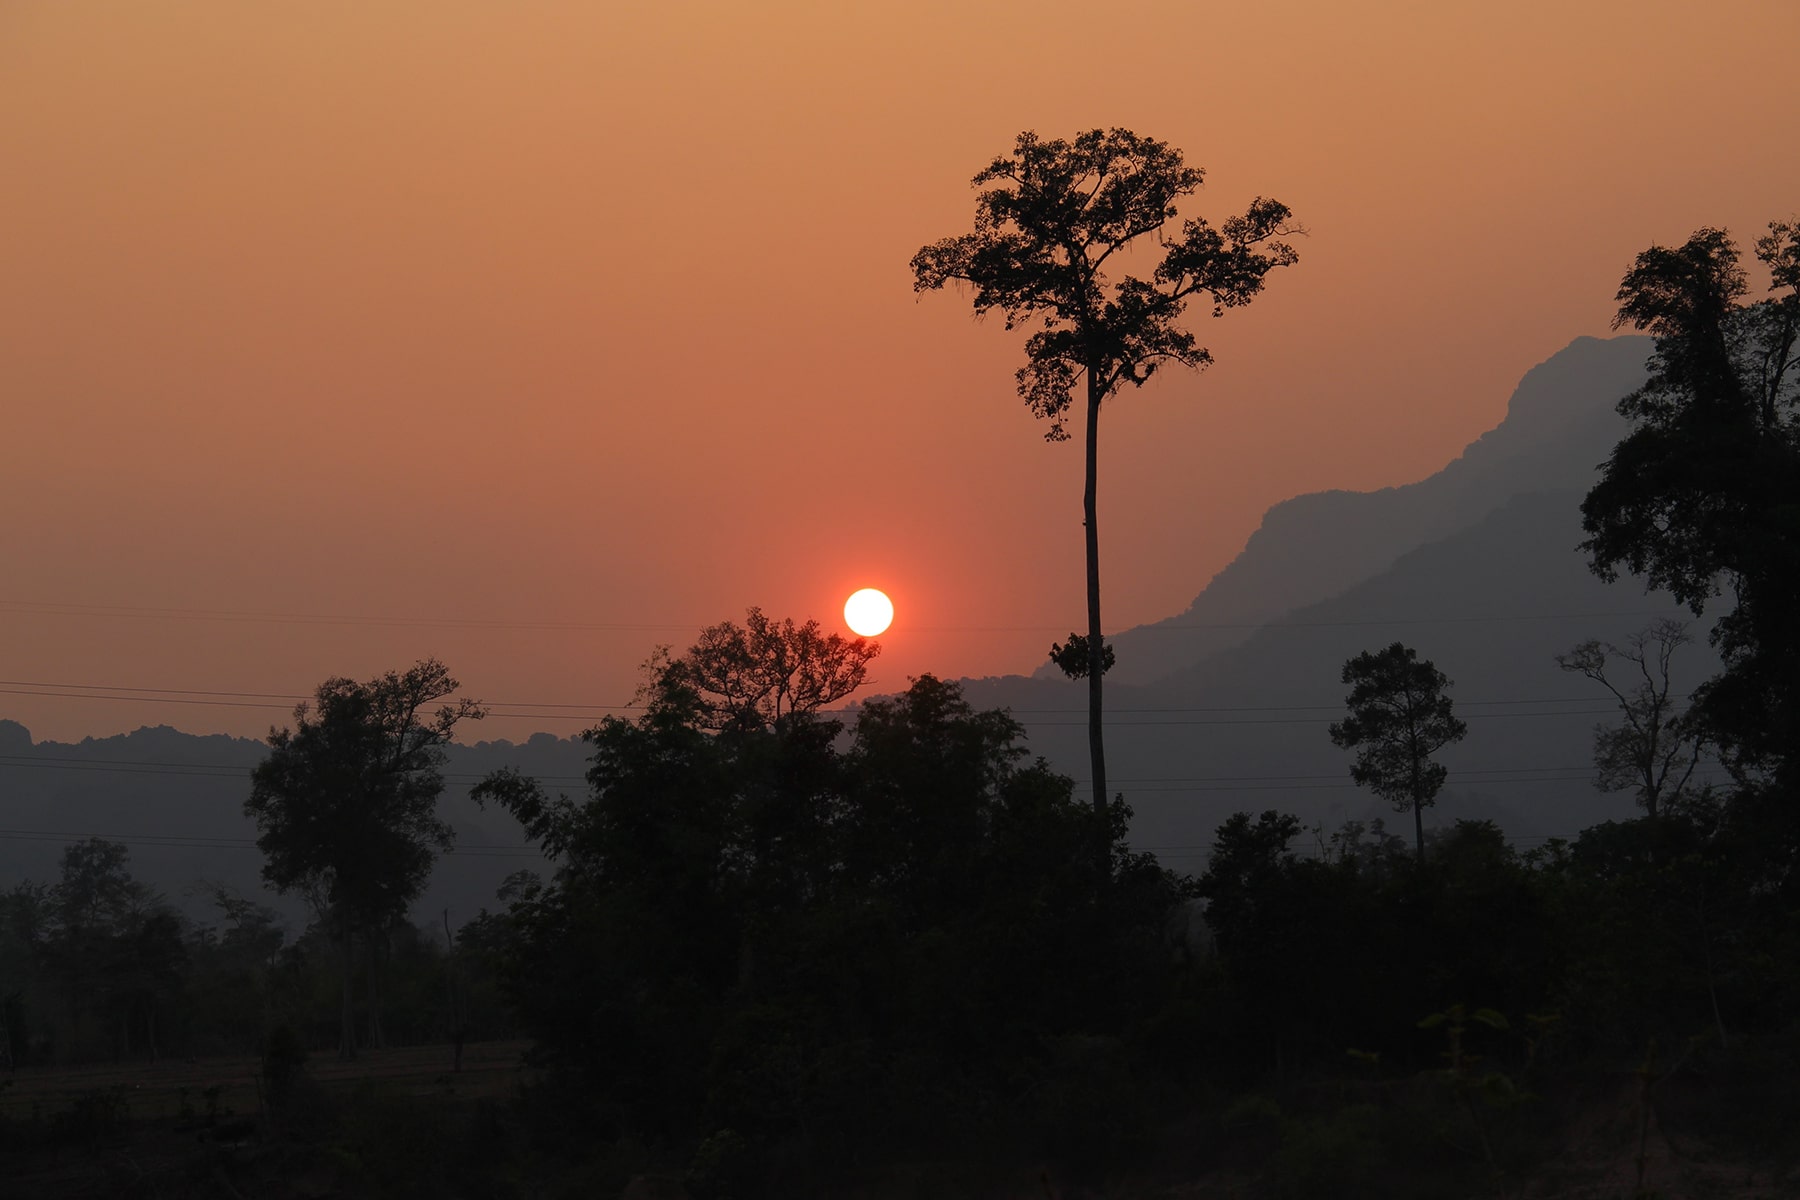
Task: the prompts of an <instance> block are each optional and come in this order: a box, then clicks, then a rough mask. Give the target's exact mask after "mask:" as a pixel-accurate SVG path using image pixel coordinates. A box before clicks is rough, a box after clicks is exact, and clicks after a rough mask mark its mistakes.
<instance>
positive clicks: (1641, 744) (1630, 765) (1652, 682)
mask: <svg viewBox="0 0 1800 1200" xmlns="http://www.w3.org/2000/svg"><path fill="white" fill-rule="evenodd" d="M1691 641H1693V639H1692V638H1691V637H1689V636H1688V632H1687V625H1686V624H1685V623H1684V622H1681V621H1666V620H1665V621H1658V622H1656V623H1655V624H1653V625H1651V626H1650V627H1649V628H1647V629H1641V630H1639V631H1638V632H1636V633H1634V634H1632V635H1631V637H1630V638H1629V639H1627V640H1626V643H1625V645H1624V647H1619V646H1615V645H1613V644H1612V643H1611V642H1601V641H1598V640H1594V639H1590V640H1588V641H1585V642H1582V643H1581V644H1580V645H1578V646H1576V647H1575V648H1574V649H1572V650H1570V651H1569V652H1568V653H1567V654H1559V655H1557V656H1556V665H1557V666H1559V667H1561V668H1562V669H1563V670H1565V671H1570V672H1573V673H1575V674H1577V675H1584V676H1586V677H1587V678H1589V679H1592V680H1593V681H1594V682H1595V683H1598V684H1599V685H1600V686H1601V687H1603V688H1605V689H1606V690H1607V691H1609V692H1611V693H1612V695H1613V699H1615V700H1617V701H1618V702H1619V711H1620V712H1621V713H1622V714H1623V715H1624V719H1623V720H1622V721H1620V722H1619V724H1617V725H1610V726H1609V725H1595V726H1594V766H1595V767H1597V768H1598V769H1599V775H1598V777H1597V778H1596V779H1595V784H1596V786H1598V787H1599V789H1600V790H1601V791H1603V792H1621V791H1624V790H1626V789H1627V788H1629V789H1631V790H1633V791H1635V792H1636V793H1637V801H1638V804H1639V805H1641V806H1642V807H1643V809H1644V812H1645V814H1646V815H1648V816H1649V818H1650V819H1651V820H1652V821H1654V820H1655V819H1656V814H1657V812H1658V810H1659V809H1661V808H1662V807H1663V806H1665V805H1667V804H1672V803H1676V802H1678V801H1680V800H1681V799H1683V798H1684V797H1686V795H1687V794H1688V784H1689V782H1690V781H1691V780H1692V779H1693V777H1694V770H1695V768H1697V767H1698V766H1699V765H1700V756H1701V753H1702V752H1703V750H1704V748H1705V747H1704V743H1703V741H1702V740H1701V738H1700V733H1699V730H1698V729H1696V728H1695V726H1694V724H1693V722H1691V721H1689V720H1688V718H1687V715H1686V714H1685V713H1684V712H1681V711H1678V710H1677V708H1676V704H1675V696H1674V694H1673V682H1672V680H1671V678H1670V674H1669V668H1670V664H1671V663H1672V662H1673V661H1674V658H1675V652H1676V651H1677V650H1679V649H1680V648H1681V647H1683V646H1685V645H1687V644H1688V643H1689V642H1691ZM1608 659H1618V660H1621V661H1622V662H1623V663H1625V664H1626V668H1625V673H1626V675H1627V679H1626V680H1624V681H1622V682H1614V681H1613V680H1612V679H1611V678H1610V677H1608V675H1607V673H1606V664H1607V660H1608ZM1633 668H1635V670H1634V669H1633Z"/></svg>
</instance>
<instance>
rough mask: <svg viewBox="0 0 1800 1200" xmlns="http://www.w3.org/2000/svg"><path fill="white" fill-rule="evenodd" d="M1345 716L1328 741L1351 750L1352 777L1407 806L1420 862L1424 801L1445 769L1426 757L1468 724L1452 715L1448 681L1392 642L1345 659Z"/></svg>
mask: <svg viewBox="0 0 1800 1200" xmlns="http://www.w3.org/2000/svg"><path fill="white" fill-rule="evenodd" d="M1343 681H1344V682H1345V683H1347V684H1349V685H1350V694H1349V695H1348V696H1347V697H1345V703H1347V704H1348V705H1349V707H1350V716H1349V717H1348V718H1346V719H1345V720H1342V721H1338V722H1336V723H1334V724H1333V725H1332V726H1331V740H1332V741H1333V742H1336V743H1337V744H1338V745H1340V746H1342V747H1344V748H1345V749H1351V750H1356V751H1357V755H1356V761H1355V762H1354V763H1353V764H1351V767H1350V778H1352V779H1354V780H1356V782H1357V783H1358V784H1359V785H1361V786H1363V787H1366V788H1368V789H1369V790H1370V791H1372V792H1374V793H1375V794H1376V795H1377V796H1380V797H1381V798H1382V799H1384V800H1386V801H1388V802H1389V803H1390V804H1392V805H1393V806H1394V810H1395V811H1396V812H1405V811H1406V810H1407V809H1409V808H1410V809H1411V810H1412V814H1413V835H1414V845H1415V846H1416V847H1417V850H1418V856H1419V861H1420V862H1424V861H1425V813H1424V810H1425V806H1426V805H1428V804H1431V803H1433V802H1434V801H1436V799H1437V794H1438V791H1439V790H1440V789H1441V788H1442V787H1443V786H1444V778H1445V775H1446V772H1445V770H1444V766H1443V764H1442V763H1438V762H1434V761H1432V758H1431V756H1432V755H1433V754H1436V753H1437V752H1438V751H1439V750H1441V749H1443V748H1444V747H1445V746H1448V745H1449V744H1450V743H1452V742H1459V741H1461V740H1462V739H1463V735H1464V734H1466V733H1468V731H1469V727H1468V726H1467V725H1465V724H1463V722H1461V721H1459V720H1458V719H1457V718H1456V717H1455V715H1454V714H1453V713H1452V712H1451V704H1450V697H1448V696H1446V695H1445V694H1444V689H1445V688H1447V687H1449V686H1450V681H1449V680H1448V679H1446V678H1445V677H1444V673H1443V672H1442V671H1440V670H1438V669H1437V668H1436V667H1435V666H1433V665H1432V663H1431V660H1430V659H1424V660H1421V659H1420V658H1419V655H1418V652H1417V651H1416V650H1414V649H1412V648H1411V647H1410V646H1403V645H1401V644H1400V643H1399V642H1395V643H1394V644H1393V645H1391V646H1389V647H1388V648H1387V649H1385V650H1381V651H1365V652H1363V653H1362V654H1359V655H1357V656H1356V657H1355V658H1352V659H1350V660H1349V661H1348V662H1346V663H1345V664H1344V673H1343Z"/></svg>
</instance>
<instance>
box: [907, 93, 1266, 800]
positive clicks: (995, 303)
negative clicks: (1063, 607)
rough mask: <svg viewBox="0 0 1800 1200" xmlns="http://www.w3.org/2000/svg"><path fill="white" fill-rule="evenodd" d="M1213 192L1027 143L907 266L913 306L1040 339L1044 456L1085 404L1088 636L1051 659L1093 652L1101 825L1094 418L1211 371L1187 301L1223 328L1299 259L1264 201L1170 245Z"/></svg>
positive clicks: (1163, 174)
mask: <svg viewBox="0 0 1800 1200" xmlns="http://www.w3.org/2000/svg"><path fill="white" fill-rule="evenodd" d="M1204 178H1205V173H1204V172H1203V171H1201V170H1200V168H1198V167H1190V166H1188V165H1187V164H1186V163H1185V162H1183V161H1182V157H1181V151H1179V150H1177V149H1175V148H1174V147H1172V146H1170V145H1169V144H1168V143H1166V142H1159V141H1156V140H1154V139H1152V138H1146V137H1139V136H1138V135H1137V134H1135V133H1133V132H1131V131H1130V130H1129V129H1090V130H1088V131H1087V132H1086V133H1082V134H1078V135H1077V136H1076V137H1075V140H1074V141H1072V142H1067V141H1063V140H1062V139H1060V138H1056V139H1052V140H1049V141H1044V140H1042V139H1040V138H1039V137H1038V135H1037V134H1035V133H1032V132H1030V131H1026V132H1024V133H1021V134H1020V135H1019V138H1018V141H1017V142H1016V143H1014V146H1013V152H1012V153H1011V154H1010V155H1003V156H1001V157H999V158H996V159H994V161H993V162H991V163H989V164H988V165H987V167H986V168H985V169H984V170H982V171H981V172H980V174H978V175H976V176H975V178H974V180H973V181H972V182H973V185H974V186H976V187H986V185H988V184H993V185H995V186H993V187H987V190H985V191H983V192H982V193H981V194H980V195H979V196H978V197H976V200H975V231H974V232H973V233H965V234H962V235H961V236H959V237H953V238H945V239H944V240H943V241H940V242H934V243H932V244H931V245H929V246H926V247H924V248H922V249H921V250H920V251H919V252H918V253H917V254H915V255H913V259H912V269H913V290H914V291H917V292H922V291H927V290H933V289H936V288H941V287H943V286H944V285H945V284H946V283H950V282H959V283H966V284H968V285H969V286H970V287H971V288H973V289H974V292H975V297H974V302H975V311H976V312H977V313H985V312H989V311H991V310H993V309H999V310H1000V312H1001V313H1002V314H1003V315H1004V316H1005V318H1006V327H1007V328H1008V329H1011V328H1013V326H1015V325H1019V324H1024V323H1027V322H1029V323H1032V324H1040V323H1041V328H1039V329H1037V330H1036V331H1035V332H1033V333H1032V335H1031V336H1030V337H1029V338H1027V339H1026V341H1025V356H1026V360H1027V361H1026V364H1025V366H1023V367H1021V368H1020V369H1019V372H1018V382H1019V395H1020V396H1022V397H1024V399H1025V403H1026V404H1027V405H1029V406H1030V408H1031V411H1032V412H1034V413H1036V414H1037V415H1038V416H1040V417H1043V418H1044V419H1045V420H1047V421H1049V422H1050V428H1049V430H1048V431H1047V432H1046V433H1045V435H1044V436H1045V438H1046V440H1048V441H1053V442H1055V441H1062V440H1063V439H1064V438H1067V437H1068V436H1069V435H1068V430H1067V429H1066V428H1065V424H1064V423H1065V422H1066V421H1067V420H1068V419H1069V410H1070V408H1071V407H1072V406H1073V405H1074V404H1075V389H1076V388H1077V387H1081V388H1082V389H1083V391H1084V393H1085V400H1086V417H1087V487H1086V490H1085V492H1084V493H1083V496H1084V499H1083V506H1082V523H1083V525H1084V526H1085V527H1086V530H1087V605H1088V631H1087V635H1086V640H1085V642H1081V641H1079V640H1078V639H1076V638H1073V637H1072V638H1070V641H1069V644H1068V646H1066V647H1059V648H1057V649H1056V650H1053V651H1052V657H1053V658H1055V660H1056V662H1057V665H1058V666H1059V667H1061V668H1062V669H1063V670H1064V671H1069V672H1070V674H1072V675H1075V674H1076V672H1075V671H1071V670H1070V668H1071V662H1070V661H1069V660H1070V659H1071V657H1072V656H1076V655H1079V654H1080V653H1081V652H1082V651H1083V650H1084V649H1085V651H1086V655H1087V659H1088V663H1087V668H1086V671H1085V674H1086V677H1087V681H1088V752H1089V756H1090V758H1091V761H1092V769H1093V776H1094V807H1095V809H1096V810H1097V811H1100V812H1102V813H1104V812H1105V811H1106V808H1107V803H1108V796H1107V791H1106V752H1105V748H1104V744H1103V737H1102V725H1101V695H1100V680H1101V676H1102V675H1104V674H1105V673H1106V666H1107V662H1106V656H1107V654H1108V651H1107V648H1106V644H1105V642H1104V641H1103V640H1102V636H1101V632H1100V534H1099V527H1098V525H1097V523H1096V518H1095V503H1094V497H1095V479H1096V466H1097V463H1098V457H1097V456H1098V452H1099V431H1100V403H1101V401H1103V400H1105V399H1106V398H1107V397H1109V396H1112V395H1113V394H1114V393H1116V392H1117V391H1118V390H1119V389H1120V388H1121V387H1123V386H1124V385H1125V384H1127V383H1130V384H1131V385H1132V386H1134V387H1142V386H1143V385H1144V383H1145V382H1147V381H1148V380H1149V378H1150V376H1151V375H1153V374H1155V373H1156V370H1157V368H1158V367H1160V366H1162V364H1163V363H1165V362H1171V363H1177V364H1179V365H1181V366H1184V367H1194V368H1200V367H1204V366H1206V365H1207V364H1208V363H1210V362H1211V361H1212V355H1211V354H1209V353H1207V351H1206V348H1205V347H1203V346H1201V345H1200V344H1199V342H1198V341H1196V340H1195V338H1194V335H1193V334H1192V333H1190V332H1188V331H1187V330H1185V329H1183V328H1181V327H1180V325H1178V324H1177V321H1178V320H1179V319H1180V318H1181V315H1182V313H1183V312H1184V311H1185V310H1186V308H1187V304H1188V301H1189V300H1190V299H1192V298H1194V297H1196V296H1198V295H1201V294H1202V293H1204V294H1205V295H1206V296H1207V297H1208V298H1210V299H1211V301H1212V312H1213V316H1215V317H1217V316H1221V315H1223V313H1224V311H1225V310H1226V309H1227V308H1236V307H1238V306H1240V305H1244V304H1248V303H1250V301H1251V300H1252V299H1254V298H1255V297H1256V295H1257V293H1258V292H1260V291H1262V287H1263V277H1264V276H1265V275H1267V274H1268V273H1269V272H1270V271H1272V270H1274V269H1275V268H1276V267H1285V266H1288V265H1290V264H1292V263H1293V262H1295V261H1296V260H1297V258H1298V255H1296V254H1295V253H1294V249H1293V247H1291V246H1289V245H1288V244H1287V243H1285V242H1284V241H1282V240H1281V238H1282V237H1283V236H1285V235H1287V234H1289V233H1292V232H1298V231H1297V230H1295V229H1293V227H1292V226H1290V225H1289V223H1288V218H1289V215H1290V214H1289V212H1288V208H1287V206H1286V205H1284V204H1279V203H1277V202H1275V201H1273V200H1264V199H1261V198H1260V197H1259V198H1258V199H1256V200H1253V201H1251V203H1250V207H1249V208H1248V209H1247V210H1246V211H1245V212H1244V215H1242V216H1236V217H1230V218H1228V219H1227V220H1226V221H1225V222H1224V224H1223V225H1221V226H1220V227H1219V228H1218V229H1214V228H1213V227H1212V226H1211V225H1209V224H1207V222H1206V221H1204V220H1200V219H1194V218H1190V219H1188V220H1186V221H1183V222H1182V224H1181V227H1180V230H1179V232H1178V233H1176V234H1175V235H1174V236H1169V235H1168V234H1166V233H1165V232H1164V231H1165V229H1166V228H1167V226H1168V225H1169V223H1170V222H1172V221H1174V220H1175V218H1176V205H1177V203H1178V202H1179V201H1180V200H1182V199H1183V198H1184V197H1187V196H1191V195H1193V194H1194V193H1195V192H1196V191H1198V190H1199V188H1200V184H1201V181H1202V180H1203V179H1204ZM1144 237H1153V238H1155V239H1156V240H1157V242H1158V243H1159V244H1160V245H1161V248H1162V258H1161V259H1160V261H1158V262H1157V264H1156V267H1155V270H1154V271H1153V272H1152V273H1151V275H1150V278H1148V279H1139V278H1137V277H1136V276H1132V275H1126V276H1124V277H1123V278H1121V279H1120V280H1119V281H1118V282H1117V283H1109V281H1108V280H1107V277H1106V272H1105V269H1104V268H1105V267H1106V265H1107V263H1108V261H1109V260H1111V259H1112V258H1113V257H1114V256H1115V255H1117V254H1120V253H1121V252H1122V251H1124V250H1126V249H1127V248H1128V247H1129V246H1131V244H1132V243H1134V242H1136V241H1138V239H1140V238H1144Z"/></svg>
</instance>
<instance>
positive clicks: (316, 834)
mask: <svg viewBox="0 0 1800 1200" xmlns="http://www.w3.org/2000/svg"><path fill="white" fill-rule="evenodd" d="M458 686H459V685H458V684H457V682H456V680H455V679H453V678H451V677H450V673H449V671H448V670H447V669H446V668H445V667H444V664H442V663H441V662H438V661H437V660H436V659H426V660H424V661H421V662H419V663H417V664H415V665H414V666H412V667H411V668H410V669H408V670H407V671H406V672H405V673H403V674H401V673H396V672H393V671H389V672H388V673H387V674H385V675H381V676H378V677H377V678H375V679H371V680H369V681H368V682H367V683H358V682H356V681H354V680H351V679H341V678H338V679H328V680H326V681H325V682H324V683H322V684H320V685H319V689H318V692H317V694H316V696H315V699H314V703H313V704H311V705H308V704H304V703H303V704H301V705H300V706H299V707H297V708H296V709H295V710H294V724H295V728H294V729H292V730H289V729H271V730H270V731H269V746H270V753H269V757H268V758H266V759H264V760H263V761H262V762H261V763H259V764H258V765H257V767H256V769H255V770H254V771H253V772H252V773H251V791H250V798H249V799H248V800H246V801H245V802H244V811H245V812H246V813H247V814H248V815H249V816H250V817H252V818H253V819H254V820H255V821H256V828H257V839H256V844H257V847H258V848H259V849H261V850H262V852H263V855H264V858H265V861H264V863H263V870H262V874H263V878H264V879H266V880H268V882H269V883H270V884H271V885H272V886H274V887H275V888H276V889H278V890H280V891H283V892H300V893H301V894H303V895H305V896H306V897H307V898H308V900H309V902H310V903H311V904H312V905H313V906H314V909H315V911H316V912H317V914H318V916H319V918H320V919H321V920H322V921H324V922H325V923H326V924H327V925H328V926H329V928H330V929H331V932H332V936H333V938H334V940H335V941H336V942H337V943H338V948H339V951H340V952H341V954H342V956H343V964H344V981H343V982H344V988H343V1009H342V1023H341V1028H340V1033H339V1037H340V1041H339V1047H338V1050H339V1053H340V1054H342V1055H344V1056H345V1057H351V1056H354V1055H355V1053H356V1030H355V1027H354V1023H353V1012H352V1003H351V999H352V998H351V974H352V967H353V965H354V961H355V960H354V939H355V938H356V936H357V935H358V934H361V935H363V936H364V937H365V938H370V939H371V943H372V938H373V936H374V935H378V934H379V933H380V932H381V931H382V930H384V929H385V927H386V926H387V925H388V924H389V923H390V922H392V921H393V920H395V919H396V918H398V917H399V916H400V915H402V914H403V913H404V912H405V911H406V906H407V905H408V904H409V903H411V902H412V900H414V899H415V898H416V897H417V896H418V895H419V893H420V891H421V890H422V889H423V888H424V886H425V881H426V879H427V877H428V876H429V875H430V873H431V864H432V859H433V857H434V851H437V850H446V849H449V847H450V844H451V840H452V834H451V830H450V826H449V825H447V824H445V823H444V822H443V821H442V820H440V819H439V817H438V816H437V800H438V795H439V794H440V793H441V792H442V791H443V790H444V779H443V776H442V775H441V774H440V773H439V770H438V768H439V767H440V766H441V765H442V764H443V762H444V758H445V754H444V749H443V747H444V745H445V744H446V743H447V742H449V740H450V737H451V734H452V732H453V731H454V730H455V728H456V726H457V724H458V723H459V722H461V721H464V720H477V719H479V718H480V717H481V716H482V715H483V714H482V710H481V707H480V705H479V704H477V703H476V702H475V701H473V700H468V699H464V700H459V701H456V702H455V703H451V704H441V705H439V706H438V707H437V709H436V710H435V711H433V710H432V709H431V706H432V705H434V704H437V703H438V702H439V701H441V700H445V699H447V698H448V697H450V696H451V695H452V694H453V693H454V692H455V691H456V689H457V687H458ZM369 950H370V954H369V1035H370V1040H371V1041H372V1042H373V1043H374V1044H375V1045H380V1044H381V1043H382V1040H383V1034H382V1029H381V1012H380V991H379V984H378V982H377V979H376V972H377V971H378V969H379V968H378V964H377V958H378V955H377V954H376V951H375V947H374V945H373V944H371V945H370V947H369Z"/></svg>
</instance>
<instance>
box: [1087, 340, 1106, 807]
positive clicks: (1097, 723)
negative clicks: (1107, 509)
mask: <svg viewBox="0 0 1800 1200" xmlns="http://www.w3.org/2000/svg"><path fill="white" fill-rule="evenodd" d="M1087 392H1088V412H1087V490H1086V491H1085V492H1084V493H1083V494H1082V524H1083V525H1084V526H1085V527H1086V532H1087V606H1088V758H1089V760H1090V762H1091V769H1092V772H1093V779H1094V811H1095V812H1096V813H1104V812H1105V811H1106V806H1107V803H1108V801H1110V800H1111V796H1110V795H1109V794H1108V792H1107V790H1106V742H1105V733H1104V725H1103V724H1102V721H1101V715H1102V709H1101V698H1100V682H1101V676H1102V675H1104V674H1105V665H1106V657H1105V655H1106V647H1105V644H1104V643H1103V642H1102V641H1101V640H1100V529H1099V526H1098V524H1097V523H1096V518H1095V505H1094V497H1095V491H1096V488H1097V485H1098V484H1097V481H1098V475H1099V465H1100V457H1099V450H1100V382H1099V379H1098V377H1097V376H1096V375H1095V374H1094V369H1093V367H1091V366H1090V367H1089V368H1088V372H1087Z"/></svg>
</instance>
